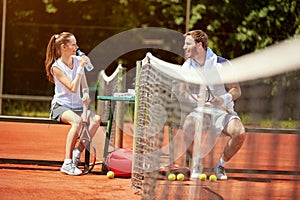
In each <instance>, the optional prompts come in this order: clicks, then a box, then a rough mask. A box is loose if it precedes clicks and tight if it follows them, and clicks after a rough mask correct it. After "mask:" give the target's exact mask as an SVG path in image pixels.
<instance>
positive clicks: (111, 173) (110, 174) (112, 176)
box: [106, 171, 115, 179]
mask: <svg viewBox="0 0 300 200" xmlns="http://www.w3.org/2000/svg"><path fill="white" fill-rule="evenodd" d="M106 176H107V177H108V178H110V179H113V178H115V173H114V172H113V171H109V172H107V174H106Z"/></svg>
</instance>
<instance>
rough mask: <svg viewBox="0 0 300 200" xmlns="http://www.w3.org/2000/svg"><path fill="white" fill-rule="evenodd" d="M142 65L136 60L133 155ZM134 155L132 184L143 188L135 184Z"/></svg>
mask: <svg viewBox="0 0 300 200" xmlns="http://www.w3.org/2000/svg"><path fill="white" fill-rule="evenodd" d="M141 67H142V61H140V60H139V61H137V62H136V76H135V102H134V118H133V121H134V122H133V144H132V147H133V155H135V152H136V137H137V127H138V109H139V98H140V72H141ZM134 157H135V156H133V157H132V178H131V184H132V186H133V187H134V188H135V189H142V188H139V186H137V185H135V182H134V179H135V177H134V176H135V175H134V168H135V161H134V159H135V158H134Z"/></svg>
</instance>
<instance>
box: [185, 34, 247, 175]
mask: <svg viewBox="0 0 300 200" xmlns="http://www.w3.org/2000/svg"><path fill="white" fill-rule="evenodd" d="M184 37H185V43H184V46H183V49H184V51H185V55H186V58H187V60H186V61H185V63H184V64H183V66H182V68H183V69H186V70H207V69H217V68H220V67H222V65H221V62H222V61H224V59H222V58H220V57H218V56H216V54H214V53H213V52H212V50H211V49H210V48H208V36H207V34H206V33H205V32H203V31H202V30H194V31H190V32H188V33H186V34H185V35H184ZM225 60H226V59H225ZM206 78H207V79H208V80H209V77H206ZM225 87H226V88H225ZM207 90H209V91H210V92H211V94H212V95H211V97H212V98H211V99H209V100H208V101H209V102H210V103H211V104H212V105H218V106H219V107H220V108H221V107H222V108H224V110H226V111H227V113H225V116H224V117H223V118H222V122H221V123H222V125H221V126H219V127H221V128H220V129H219V131H218V130H216V133H215V134H217V135H219V134H221V133H223V134H225V135H227V136H229V137H230V140H229V141H228V143H227V144H226V146H225V148H224V151H223V153H222V155H221V157H220V159H219V161H218V163H217V165H216V167H215V169H214V171H215V173H216V176H217V178H218V179H219V180H227V175H226V173H225V164H226V163H227V162H228V161H229V160H230V159H231V158H232V157H233V156H234V155H235V154H236V153H237V152H238V151H239V149H240V148H241V146H242V144H243V142H244V140H245V128H244V126H243V124H242V122H241V120H240V118H239V116H238V115H237V113H236V112H235V111H234V103H233V101H234V100H236V99H238V98H239V97H240V96H241V88H240V86H239V84H238V83H231V84H226V85H224V84H221V85H208V87H207ZM197 115H200V113H199V110H198V111H197V110H196V109H195V110H194V111H193V112H192V113H190V114H189V115H188V116H187V118H186V119H185V122H184V125H183V132H184V135H185V143H186V144H187V145H190V146H189V147H188V148H189V150H188V151H189V153H190V154H191V155H193V153H196V152H193V142H192V141H191V140H193V138H194V134H195V128H193V127H195V125H196V123H197V120H199V117H197ZM202 119H203V118H202ZM200 120H201V118H200ZM191 127H192V128H191ZM202 170H203V165H202V158H199V157H195V156H193V164H192V173H191V178H198V177H199V175H200V174H201V173H202Z"/></svg>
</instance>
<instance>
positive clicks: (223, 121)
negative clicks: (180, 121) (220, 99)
mask: <svg viewBox="0 0 300 200" xmlns="http://www.w3.org/2000/svg"><path fill="white" fill-rule="evenodd" d="M187 117H195V118H196V119H197V120H202V119H204V118H207V117H209V119H210V120H209V125H208V126H210V127H213V128H214V130H215V133H216V136H220V135H221V133H222V131H223V130H224V128H225V126H226V125H227V124H228V123H229V121H230V120H232V119H239V120H241V119H240V117H239V116H238V114H237V113H236V112H235V111H233V112H232V113H230V114H228V113H227V112H226V111H224V110H221V109H215V108H208V109H204V110H203V109H202V110H200V108H198V107H197V108H195V109H194V110H193V111H192V112H191V113H190V114H189V115H188V116H187ZM203 122H207V121H205V120H203Z"/></svg>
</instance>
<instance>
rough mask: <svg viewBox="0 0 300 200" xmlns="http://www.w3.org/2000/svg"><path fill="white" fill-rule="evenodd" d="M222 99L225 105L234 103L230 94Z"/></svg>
mask: <svg viewBox="0 0 300 200" xmlns="http://www.w3.org/2000/svg"><path fill="white" fill-rule="evenodd" d="M220 97H221V98H222V99H223V101H224V104H225V105H226V104H228V103H230V102H231V101H232V95H231V94H230V93H226V94H224V95H222V96H220Z"/></svg>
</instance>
